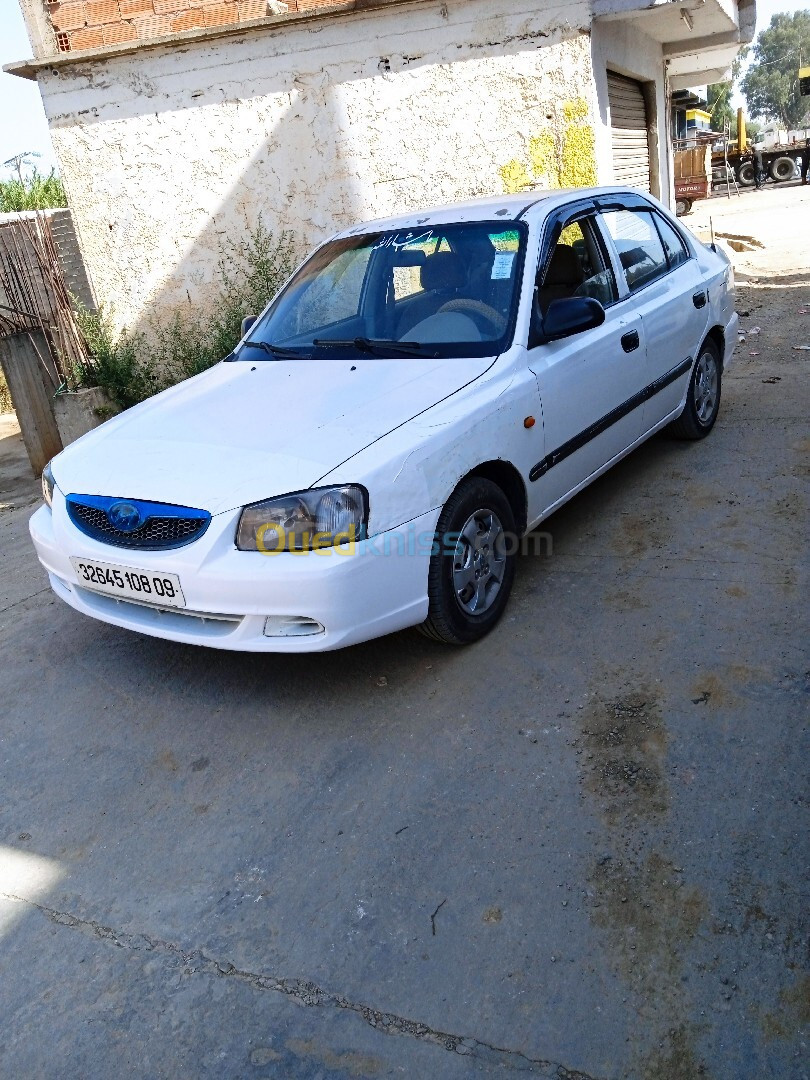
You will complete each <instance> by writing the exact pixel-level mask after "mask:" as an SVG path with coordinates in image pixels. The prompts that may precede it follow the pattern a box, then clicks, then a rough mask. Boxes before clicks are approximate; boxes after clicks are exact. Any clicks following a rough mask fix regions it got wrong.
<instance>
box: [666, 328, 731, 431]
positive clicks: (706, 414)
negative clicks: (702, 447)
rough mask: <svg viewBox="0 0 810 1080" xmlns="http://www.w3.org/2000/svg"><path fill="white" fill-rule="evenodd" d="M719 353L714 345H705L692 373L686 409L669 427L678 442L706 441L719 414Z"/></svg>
mask: <svg viewBox="0 0 810 1080" xmlns="http://www.w3.org/2000/svg"><path fill="white" fill-rule="evenodd" d="M720 382H721V377H720V353H719V352H718V349H717V346H716V345H715V344H714V342H713V341H705V342H704V343H703V347H702V348H701V350H700V355H699V356H698V358H697V362H696V364H695V366H694V368H693V369H692V377H691V378H690V380H689V390H688V391H687V394H686V407H685V408H684V410H683V412H682V413H681V415H680V416H679V417H678V419H677V420H673V421H672V423H671V424H670V425H669V430H670V433H671V434H672V435H674V436H675V437H676V438H678V439H705V438H706V436H707V435H708V434H709V432H710V431H711V430H712V428H713V427H714V422H715V420H716V419H717V413H718V412H719V410H720Z"/></svg>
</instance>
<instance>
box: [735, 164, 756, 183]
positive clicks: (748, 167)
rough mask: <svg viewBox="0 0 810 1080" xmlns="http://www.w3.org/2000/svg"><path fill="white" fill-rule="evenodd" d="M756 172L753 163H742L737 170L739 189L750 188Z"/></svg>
mask: <svg viewBox="0 0 810 1080" xmlns="http://www.w3.org/2000/svg"><path fill="white" fill-rule="evenodd" d="M756 179H757V171H756V169H755V168H754V163H753V161H744V162H743V164H742V165H740V167H739V169H738V170H737V183H738V184H739V185H740V187H752V186H753V185H754V184H755V183H756Z"/></svg>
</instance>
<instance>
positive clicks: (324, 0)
mask: <svg viewBox="0 0 810 1080" xmlns="http://www.w3.org/2000/svg"><path fill="white" fill-rule="evenodd" d="M342 3H345V0H297V8H298V10H299V11H311V10H312V8H322V7H323V8H325V7H335V6H336V5H337V4H342Z"/></svg>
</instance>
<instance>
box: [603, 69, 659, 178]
mask: <svg viewBox="0 0 810 1080" xmlns="http://www.w3.org/2000/svg"><path fill="white" fill-rule="evenodd" d="M607 85H608V105H609V107H610V137H611V146H612V151H613V180H614V183H616V184H621V185H622V186H627V187H634V188H641V189H642V190H644V191H650V190H651V189H652V184H651V179H650V140H649V130H650V124H649V116H648V115H647V104H646V100H645V94H644V89H643V86H642V84H641V83H640V82H636V80H635V79H628V78H627V77H626V76H625V75H616V74H614V73H613V72H612V71H609V72H608V73H607Z"/></svg>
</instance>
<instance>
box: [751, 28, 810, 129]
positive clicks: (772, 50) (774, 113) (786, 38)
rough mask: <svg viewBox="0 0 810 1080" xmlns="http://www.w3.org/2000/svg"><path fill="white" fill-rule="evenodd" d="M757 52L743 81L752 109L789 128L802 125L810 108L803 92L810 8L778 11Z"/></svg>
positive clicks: (809, 46) (809, 43) (808, 59)
mask: <svg viewBox="0 0 810 1080" xmlns="http://www.w3.org/2000/svg"><path fill="white" fill-rule="evenodd" d="M753 53H754V62H753V64H752V65H751V67H750V68H749V69H748V73H747V74H746V76H745V78H744V79H743V81H742V92H743V94H744V95H745V100H746V101H747V103H748V111H749V112H750V113H751V114H752V115H753V116H764V117H765V118H766V119H768V120H776V121H778V122H779V124H780V125H781V126H782V127H784V128H787V129H788V130H790V129H791V128H797V127H799V126H800V125H801V122H802V119H803V117H804V115H805V113H806V112H807V111H808V100H807V98H803V97H801V96H800V94H799V67H800V66H801V65H802V64H810V10H808V11H796V12H794V13H793V14H792V15H784V14H782V15H774V16H773V18H772V19H771V25H770V26H769V27H768V29H767V30H763V31H762V33H761V34H760V35H759V37H758V38H757V40H756V43H755V45H754V48H753Z"/></svg>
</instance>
